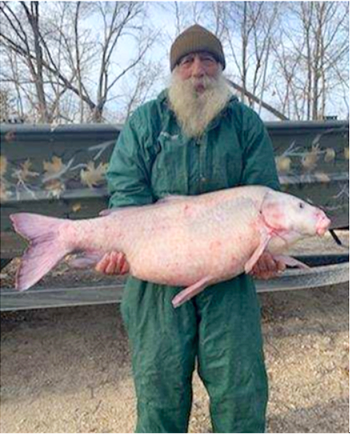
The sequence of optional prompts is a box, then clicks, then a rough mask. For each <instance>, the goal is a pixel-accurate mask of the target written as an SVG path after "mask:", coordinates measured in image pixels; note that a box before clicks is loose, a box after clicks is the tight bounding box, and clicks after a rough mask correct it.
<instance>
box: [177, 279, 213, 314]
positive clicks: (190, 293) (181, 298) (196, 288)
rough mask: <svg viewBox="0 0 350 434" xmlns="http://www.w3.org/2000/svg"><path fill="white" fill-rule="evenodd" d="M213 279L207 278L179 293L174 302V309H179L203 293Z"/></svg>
mask: <svg viewBox="0 0 350 434" xmlns="http://www.w3.org/2000/svg"><path fill="white" fill-rule="evenodd" d="M210 283H211V279H210V278H209V277H208V276H206V277H204V278H203V279H201V280H199V281H198V282H196V283H194V284H193V285H191V286H189V287H187V288H186V289H184V290H183V291H181V292H179V293H178V294H177V295H176V296H175V297H174V298H173V300H172V304H173V306H174V307H179V306H181V305H182V304H183V303H185V302H186V301H188V300H189V299H191V298H192V297H194V296H195V295H197V294H199V293H200V292H201V291H203V290H204V289H205V288H206V287H207V286H208V285H210Z"/></svg>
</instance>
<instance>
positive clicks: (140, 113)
mask: <svg viewBox="0 0 350 434" xmlns="http://www.w3.org/2000/svg"><path fill="white" fill-rule="evenodd" d="M107 181H108V186H109V192H110V194H111V199H110V206H111V207H124V206H129V205H144V204H150V203H153V202H155V201H157V200H158V199H160V198H162V197H164V196H166V195H170V194H178V195H197V194H201V193H206V192H211V191H216V190H220V189H224V188H230V187H235V186H238V185H248V184H260V185H266V186H269V187H271V188H274V189H279V188H280V186H279V182H278V177H277V173H276V167H275V162H274V156H273V148H272V146H271V142H270V140H269V138H268V135H267V133H266V130H265V127H264V125H263V123H262V121H261V119H260V118H259V116H258V115H257V114H256V113H255V112H254V111H253V110H251V109H250V108H248V107H246V106H245V105H243V104H241V103H240V102H238V100H237V98H235V97H232V99H231V100H230V102H229V104H228V105H227V107H226V108H225V109H224V110H223V111H222V112H221V113H220V114H219V115H218V116H217V117H216V118H215V119H214V120H213V121H212V122H211V123H210V124H209V126H208V128H207V129H206V131H205V133H204V134H203V135H202V137H201V138H200V139H199V140H196V139H189V138H187V137H186V136H185V135H184V134H183V133H182V132H181V129H180V127H179V125H178V123H177V121H176V117H175V114H174V113H173V112H172V111H171V110H170V108H169V106H168V102H167V91H163V92H162V93H161V94H160V95H159V96H158V98H157V99H155V100H153V101H150V102H148V103H147V104H144V105H143V106H141V107H140V108H139V109H138V110H136V111H135V113H134V114H133V115H132V117H131V118H130V120H128V122H127V123H126V124H125V126H124V128H123V130H122V133H121V134H120V136H119V138H118V141H117V144H116V146H115V149H114V152H113V155H112V157H111V161H110V164H109V169H108V172H107ZM140 224H141V225H142V221H140ZM232 230H234V227H233V228H232ZM210 254H211V253H210V252H209V251H208V255H210ZM181 289H182V288H179V287H168V286H162V285H156V284H152V283H148V282H144V281H140V280H138V279H136V278H133V277H129V278H128V280H127V283H126V287H125V290H124V295H123V300H122V306H121V310H122V315H123V320H124V322H125V326H126V329H127V332H128V336H129V340H130V344H131V349H132V365H133V374H134V381H135V387H136V394H137V414H138V419H137V426H136V432H147V433H156V432H172V433H175V432H183V433H184V432H187V428H188V421H189V416H190V410H191V402H192V385H191V380H192V374H193V370H194V368H195V362H197V368H198V373H199V376H200V378H201V379H202V381H203V383H204V385H205V387H206V389H207V391H208V394H209V396H210V414H211V420H212V424H213V430H214V432H226V433H234V432H240V433H244V432H254V433H257V432H264V429H265V412H266V404H267V396H268V389H267V376H266V371H265V364H264V355H263V343H262V336H261V329H260V308H259V302H258V299H257V294H256V290H255V287H254V283H253V280H252V278H251V277H250V276H247V275H245V274H242V275H240V276H238V277H236V278H235V279H232V280H230V281H227V282H222V283H219V284H216V285H214V286H211V287H209V288H207V289H205V290H204V291H203V292H202V293H200V294H199V295H197V296H196V297H194V298H193V299H191V300H190V301H188V302H186V303H185V304H184V305H182V306H181V307H179V308H177V309H174V308H173V306H172V304H171V300H172V298H173V297H174V296H175V295H176V294H177V293H178V292H179V291H181Z"/></svg>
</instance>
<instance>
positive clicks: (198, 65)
mask: <svg viewBox="0 0 350 434" xmlns="http://www.w3.org/2000/svg"><path fill="white" fill-rule="evenodd" d="M204 75H205V69H204V66H203V63H202V61H201V59H200V58H199V57H195V58H194V61H193V64H192V77H196V78H200V77H203V76H204Z"/></svg>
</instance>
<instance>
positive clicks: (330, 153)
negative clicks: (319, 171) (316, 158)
mask: <svg viewBox="0 0 350 434" xmlns="http://www.w3.org/2000/svg"><path fill="white" fill-rule="evenodd" d="M334 158H335V150H334V149H332V148H327V149H326V154H325V156H324V161H325V162H326V163H330V162H331V161H333V160H334Z"/></svg>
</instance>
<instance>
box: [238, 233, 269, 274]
mask: <svg viewBox="0 0 350 434" xmlns="http://www.w3.org/2000/svg"><path fill="white" fill-rule="evenodd" d="M270 239H271V235H269V234H267V233H266V234H265V233H264V234H262V237H261V241H260V244H259V246H258V247H257V249H256V250H255V252H254V253H253V255H252V256H251V258H250V259H249V260H248V261H247V263H246V264H245V267H244V271H245V272H246V273H247V274H248V273H249V272H250V271H251V270H252V269H253V267H254V265H255V264H256V263H257V262H258V260H259V258H260V256H261V255H262V254H263V253H264V250H265V248H266V246H267V245H268V243H269V241H270Z"/></svg>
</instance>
